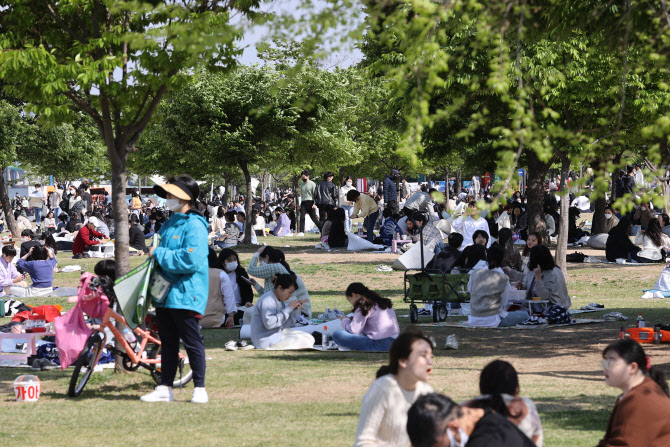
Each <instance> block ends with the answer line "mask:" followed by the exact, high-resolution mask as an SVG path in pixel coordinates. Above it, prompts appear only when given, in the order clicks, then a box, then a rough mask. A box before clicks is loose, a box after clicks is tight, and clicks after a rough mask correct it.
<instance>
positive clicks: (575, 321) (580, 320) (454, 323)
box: [415, 318, 605, 330]
mask: <svg viewBox="0 0 670 447" xmlns="http://www.w3.org/2000/svg"><path fill="white" fill-rule="evenodd" d="M604 322H605V320H602V319H597V320H596V319H587V318H574V319H573V320H572V323H570V324H550V325H548V326H524V327H516V326H512V327H493V328H481V327H472V326H469V325H468V320H461V321H443V322H440V323H417V324H416V325H415V326H421V327H460V328H468V329H520V330H528V329H544V328H554V327H562V326H574V325H576V324H593V323H604Z"/></svg>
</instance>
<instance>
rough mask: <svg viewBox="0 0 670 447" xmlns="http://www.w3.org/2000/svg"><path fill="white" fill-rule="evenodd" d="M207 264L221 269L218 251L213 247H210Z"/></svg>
mask: <svg viewBox="0 0 670 447" xmlns="http://www.w3.org/2000/svg"><path fill="white" fill-rule="evenodd" d="M207 265H208V266H209V268H211V269H220V268H221V266H220V265H219V259H218V258H217V257H216V252H215V251H214V249H213V248H212V247H209V252H208V253H207Z"/></svg>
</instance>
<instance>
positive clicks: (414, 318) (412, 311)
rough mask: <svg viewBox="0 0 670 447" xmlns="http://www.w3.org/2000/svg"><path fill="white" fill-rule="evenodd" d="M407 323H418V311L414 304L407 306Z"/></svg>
mask: <svg viewBox="0 0 670 447" xmlns="http://www.w3.org/2000/svg"><path fill="white" fill-rule="evenodd" d="M409 321H411V322H412V323H417V322H418V321H419V309H418V308H417V307H416V304H414V303H412V304H410V305H409Z"/></svg>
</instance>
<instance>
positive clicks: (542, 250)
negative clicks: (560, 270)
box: [528, 244, 556, 271]
mask: <svg viewBox="0 0 670 447" xmlns="http://www.w3.org/2000/svg"><path fill="white" fill-rule="evenodd" d="M538 265H539V266H540V269H541V270H543V271H544V270H553V269H554V267H556V264H555V263H554V257H553V256H552V255H551V252H550V251H549V247H547V246H546V245H542V244H539V245H536V246H535V247H533V248H531V249H530V258H529V260H528V270H530V271H533V270H535V268H536V267H537V266H538Z"/></svg>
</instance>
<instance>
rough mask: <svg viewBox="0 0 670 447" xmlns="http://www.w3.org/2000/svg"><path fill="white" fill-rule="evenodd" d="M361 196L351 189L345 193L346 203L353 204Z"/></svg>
mask: <svg viewBox="0 0 670 447" xmlns="http://www.w3.org/2000/svg"><path fill="white" fill-rule="evenodd" d="M360 195H361V193H360V192H358V191H356V190H355V189H352V190H351V191H349V192H348V193H347V201H348V202H355V201H356V200H358V197H359V196H360Z"/></svg>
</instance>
